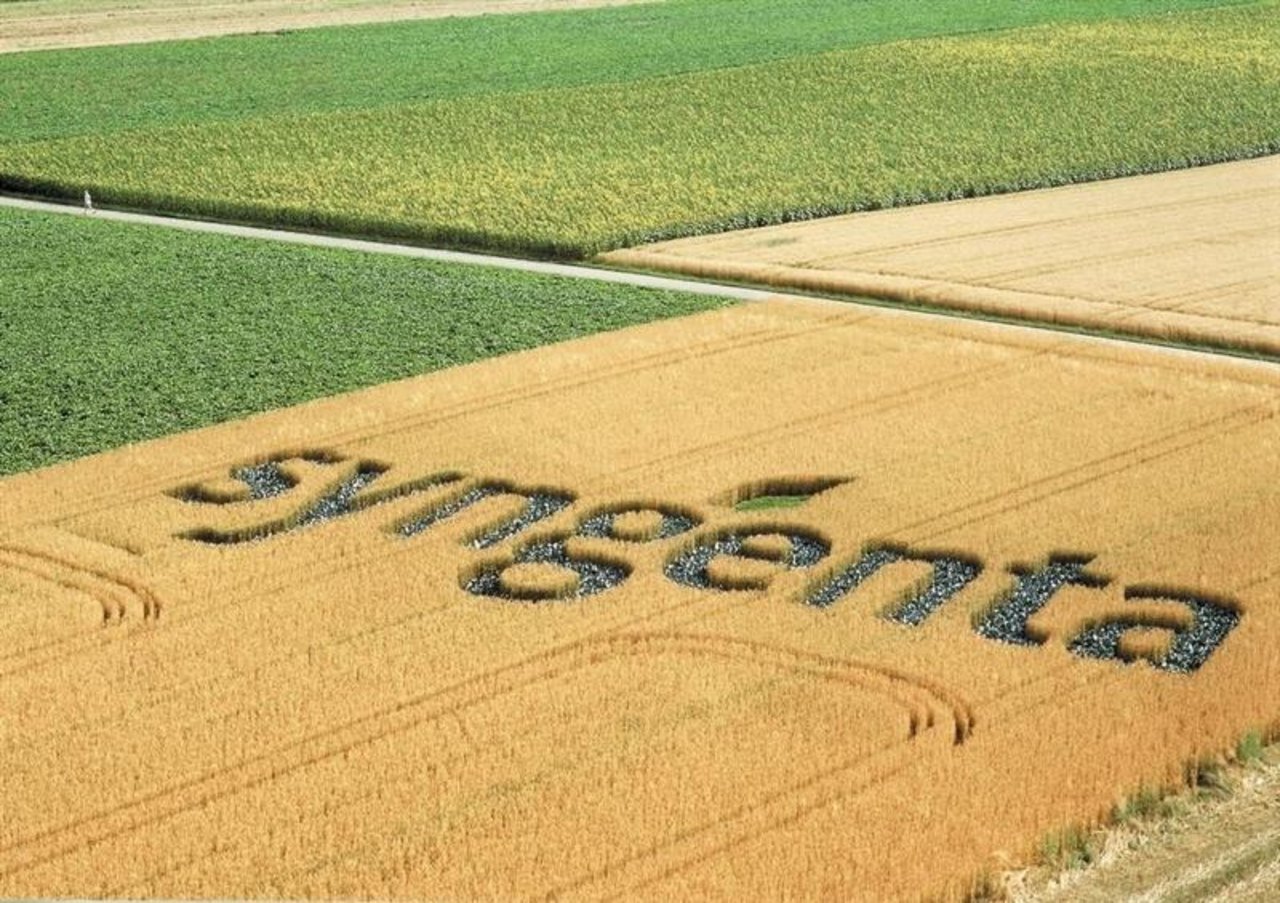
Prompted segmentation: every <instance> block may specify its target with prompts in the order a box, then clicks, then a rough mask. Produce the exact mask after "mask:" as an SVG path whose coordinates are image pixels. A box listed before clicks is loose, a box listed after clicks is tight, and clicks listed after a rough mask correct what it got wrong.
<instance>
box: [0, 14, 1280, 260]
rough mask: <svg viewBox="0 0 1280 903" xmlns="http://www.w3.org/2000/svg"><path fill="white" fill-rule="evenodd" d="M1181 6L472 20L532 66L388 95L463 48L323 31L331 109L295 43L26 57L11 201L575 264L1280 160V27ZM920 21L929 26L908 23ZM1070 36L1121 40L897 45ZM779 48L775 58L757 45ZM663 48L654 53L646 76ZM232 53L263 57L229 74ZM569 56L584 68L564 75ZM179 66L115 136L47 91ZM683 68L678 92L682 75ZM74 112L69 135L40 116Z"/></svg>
mask: <svg viewBox="0 0 1280 903" xmlns="http://www.w3.org/2000/svg"><path fill="white" fill-rule="evenodd" d="M1173 5H1175V4H1170V3H1159V4H1156V3H1137V2H1127V3H1123V2H1122V3H1117V2H1093V3H1079V4H1076V3H1073V4H1068V5H1064V4H1057V3H1047V2H1046V3H1011V2H997V3H990V4H981V5H979V6H977V7H975V6H974V5H973V4H951V3H948V4H944V6H945V7H946V8H947V9H948V10H949V11H950V13H949V15H946V16H940V17H937V18H936V19H935V20H933V21H927V20H926V18H925V16H926V13H927V12H928V10H927V8H929V7H932V8H933V11H934V12H935V13H936V12H937V10H938V9H940V8H941V7H940V6H939V5H938V4H935V3H919V4H904V3H902V2H901V0H868V2H865V3H857V4H850V3H838V4H837V3H829V2H828V3H820V4H817V5H816V9H817V14H816V18H812V17H811V18H810V19H804V17H802V16H798V15H796V10H795V9H792V8H791V7H794V6H795V4H793V3H792V4H766V3H762V2H758V0H738V2H736V3H731V2H725V0H712V2H706V3H694V4H690V3H671V4H659V5H657V6H652V7H650V6H637V7H623V8H620V9H613V10H596V11H590V12H581V13H571V14H555V15H539V16H516V17H501V21H499V20H498V19H497V18H496V17H495V19H494V20H493V21H491V22H488V23H485V22H483V21H482V20H481V22H480V24H475V20H456V21H453V22H451V23H448V28H449V29H453V30H455V31H452V32H449V34H452V35H454V37H455V38H456V37H458V36H460V35H465V34H466V29H468V28H471V29H475V28H481V27H483V28H486V29H490V31H489V32H486V33H485V34H486V35H487V40H491V41H495V42H500V43H498V44H497V45H496V46H498V47H500V48H501V49H500V50H499V51H498V57H497V60H498V61H500V60H501V59H503V58H504V57H503V56H502V54H503V53H506V54H509V55H512V56H516V57H519V58H520V59H524V60H528V61H530V62H527V63H526V64H525V68H523V69H520V68H517V69H515V70H508V69H505V68H504V67H503V66H500V65H496V64H495V65H488V64H489V62H490V59H489V57H488V55H487V54H484V53H477V52H475V46H472V47H471V48H470V49H469V51H467V50H465V49H464V47H465V45H462V44H458V45H456V46H455V47H454V49H453V50H452V51H450V53H452V54H454V55H450V53H445V54H443V55H442V57H441V59H440V61H439V64H438V65H437V66H429V67H426V68H427V69H428V70H429V71H430V72H431V73H432V74H431V75H430V76H426V75H424V76H421V77H420V78H417V79H416V80H415V79H414V78H408V79H400V78H398V77H397V72H398V70H397V69H396V67H395V66H391V67H390V68H389V69H388V71H387V72H386V73H385V77H378V78H374V77H371V76H370V75H369V73H368V72H366V71H365V70H363V69H360V68H359V66H361V65H366V64H357V63H356V62H354V61H355V60H356V59H357V51H358V50H359V49H360V48H361V47H363V46H364V45H362V44H361V41H363V40H364V39H365V36H367V35H369V34H382V35H385V36H387V37H388V38H395V39H397V40H405V41H408V40H409V37H408V35H414V36H416V39H417V40H420V41H426V40H428V39H431V40H434V39H435V38H439V37H440V36H441V35H442V34H444V32H436V31H433V29H437V28H445V23H411V25H404V24H398V25H390V26H377V27H376V28H374V29H373V30H372V31H366V30H364V29H335V30H321V31H320V32H317V33H316V34H319V35H320V36H321V37H320V38H317V39H316V40H322V39H323V41H329V42H336V41H349V42H351V43H350V44H349V45H348V46H349V48H350V49H349V50H348V51H347V52H345V53H344V52H337V53H335V54H333V56H332V58H331V60H330V63H329V65H328V66H327V67H321V68H320V69H319V70H318V71H317V72H316V73H315V77H314V81H315V85H314V90H313V91H308V90H304V88H303V87H302V85H303V82H302V81H299V79H298V77H297V73H295V72H294V71H293V70H292V69H291V68H289V66H291V65H292V63H293V62H295V61H297V60H301V59H306V56H305V54H304V55H303V56H297V55H290V54H291V52H290V50H289V48H290V46H291V43H292V42H293V41H294V38H295V36H293V35H290V36H288V37H287V40H280V41H279V45H280V53H281V62H280V64H279V65H280V69H281V76H280V78H278V79H273V78H269V77H267V76H265V75H264V73H263V70H261V69H253V68H252V65H248V66H246V65H245V63H250V64H251V63H252V62H253V61H254V60H257V59H258V57H256V56H255V54H257V53H258V52H259V51H260V49H261V47H262V43H261V42H263V41H269V40H271V39H270V38H262V37H259V38H236V39H218V40H211V41H198V42H187V43H183V44H175V45H172V46H166V45H157V46H159V47H160V48H162V49H160V50H157V49H154V47H152V46H147V47H130V48H108V49H99V50H94V51H68V52H59V53H47V54H46V53H41V54H21V55H17V56H16V57H14V58H15V59H21V58H23V57H26V58H27V59H26V61H25V62H24V63H23V64H22V65H24V66H26V65H29V66H30V67H33V69H32V70H31V71H33V72H34V73H35V75H37V76H42V77H41V78H35V79H34V81H29V80H24V81H22V82H21V84H22V85H24V87H23V88H22V89H21V90H22V91H23V92H24V94H23V96H24V97H25V98H27V100H28V102H27V103H25V104H18V105H17V107H15V108H11V110H10V112H9V113H8V114H7V117H8V119H9V123H10V125H9V129H8V133H9V134H10V135H11V137H14V138H17V139H20V140H11V141H9V142H8V143H6V144H0V185H3V186H5V187H7V188H10V189H17V190H22V191H27V192H33V193H40V194H49V195H62V196H69V197H77V196H78V195H79V193H80V192H81V191H83V190H85V189H89V190H91V191H92V192H93V193H94V195H95V197H96V198H97V199H98V200H99V202H100V203H101V202H105V203H114V204H119V205H125V206H134V207H145V208H158V209H164V210H170V211H179V212H185V213H192V214H197V215H205V216H213V217H219V218H228V219H240V220H252V221H266V222H273V223H287V224H292V225H295V226H302V227H308V228H319V229H325V230H334V231H343V232H353V233H365V234H377V235H383V236H388V237H397V238H402V239H408V240H412V241H420V242H431V243H442V244H452V245H462V246H472V247H484V248H497V249H501V250H506V251H514V252H523V253H534V254H546V255H557V256H566V257H576V256H585V255H589V254H592V253H594V252H598V251H601V250H604V249H608V248H613V247H618V246H621V245H625V244H631V243H636V242H640V241H646V240H652V239H657V238H666V237H673V236H677V235H686V234H692V233H697V232H704V231H711V230H719V229H725V228H732V227H739V226H748V225H756V224H762V223H770V222H778V221H783V220H787V219H794V218H800V217H809V216H817V215H823V214H829V213H837V212H846V211H850V210H857V209H865V208H869V207H876V206H883V205H889V204H899V203H907V202H914V201H922V200H929V199H937V198H947V197H955V196H963V195H968V194H975V193H984V192H991V191H1000V190H1009V189H1015V188H1024V187H1033V186H1042V185H1049V184H1056V183H1061V182H1066V181H1072V180H1080V179H1088V178H1096V177H1101V176H1108V175H1116V174H1121V173H1132V172H1140V171H1145V170H1153V169H1161V168H1168V167H1176V166H1183V165H1188V164H1192V163H1199V162H1206V161H1213V160H1222V159H1229V158H1235V157H1240V156H1248V155H1254V154H1259V153H1267V152H1271V151H1274V150H1276V149H1278V148H1280V114H1277V110H1280V6H1277V5H1276V3H1275V2H1271V0H1268V2H1263V3H1253V4H1247V5H1243V6H1240V5H1237V6H1234V7H1230V8H1226V9H1222V10H1210V11H1199V12H1182V13H1177V14H1164V15H1158V16H1145V17H1142V16H1139V17H1134V14H1135V13H1138V12H1144V11H1145V12H1151V11H1158V10H1163V9H1167V8H1170V7H1171V6H1173ZM1188 5H1189V4H1176V6H1181V7H1185V6H1188ZM713 8H717V9H719V11H720V16H719V17H718V20H713V16H712V14H711V13H710V12H708V11H709V10H712V9H713ZM779 9H781V10H783V11H789V13H790V14H791V18H790V19H789V20H788V21H794V22H801V21H803V23H804V24H803V25H801V24H792V25H790V26H789V27H781V26H780V27H779V29H778V30H777V31H776V32H775V31H772V30H768V29H764V30H761V29H760V26H761V25H768V24H769V23H771V22H779V21H781V20H780V19H778V18H776V17H777V16H778V15H779ZM974 9H977V10H978V12H974V11H973V10H974ZM904 10H916V11H917V12H916V13H915V15H914V18H913V16H912V15H907V16H906V17H905V18H903V19H898V18H895V16H894V15H893V14H895V13H901V12H903V11H904ZM921 10H924V12H920V11H921ZM966 10H968V12H966ZM1064 10H1070V11H1071V12H1069V13H1068V12H1065V11H1064ZM735 12H736V13H737V14H735V15H730V13H735ZM1068 15H1069V16H1071V17H1073V18H1078V17H1085V18H1098V17H1104V16H1107V15H1113V16H1115V15H1124V16H1129V18H1120V19H1108V20H1106V21H1097V22H1083V23H1080V22H1076V23H1065V24H1064V23H1060V22H1059V23H1056V24H1052V25H1045V26H1039V27H1035V28H1029V29H1021V30H1012V31H997V32H992V33H990V34H982V35H973V34H967V35H965V36H961V37H945V38H921V39H916V40H910V41H905V42H902V41H899V42H897V43H884V42H885V41H891V40H893V39H897V38H902V37H904V36H914V35H917V34H919V33H925V34H928V33H938V32H943V33H945V32H947V31H962V32H970V31H974V30H976V29H990V28H993V27H995V26H997V25H999V24H1002V23H1003V24H1026V22H1028V21H1029V20H1030V21H1038V20H1043V19H1060V18H1062V17H1063V16H1068ZM681 16H684V17H687V18H685V19H681V18H680V17H681ZM508 22H517V23H520V24H519V25H518V27H516V26H509V25H507V24H506V23H508ZM530 23H533V24H530ZM815 23H817V24H815ZM673 24H674V25H691V26H697V27H694V28H692V30H690V29H681V28H674V27H673ZM715 24H722V25H723V26H724V28H725V30H726V34H727V35H728V37H727V38H726V41H725V43H724V44H723V45H720V44H717V43H716V42H711V45H714V46H715V47H716V48H717V49H715V50H711V49H707V47H708V44H707V42H705V41H702V40H701V39H700V35H701V37H705V36H706V34H708V33H709V31H708V29H711V28H712V27H713V25H715ZM642 25H644V26H646V27H647V28H648V29H649V30H647V31H646V27H641V26H642ZM837 25H839V26H841V27H840V28H836V27H835V26H837ZM819 26H821V27H819ZM698 27H700V28H702V29H703V31H702V32H701V33H699V32H698V30H697V28H698ZM505 28H516V30H515V31H511V32H507V31H504V30H503V29H505ZM401 29H411V30H410V31H401ZM458 29H462V31H457V30H458ZM520 29H529V31H522V30H520ZM575 29H576V30H577V33H576V36H575V34H574V30H575ZM303 34H305V33H303ZM759 34H767V35H769V36H770V37H769V40H768V41H765V42H764V43H758V42H755V41H753V40H752V36H753V35H759ZM508 39H509V40H508ZM224 41H225V42H228V43H223V42H224ZM323 41H322V43H323ZM253 42H258V43H253ZM524 42H531V43H524ZM623 45H625V47H626V50H625V52H623V51H622V48H623ZM392 46H394V44H393V45H392ZM423 46H427V45H423ZM441 46H445V45H443V44H442V45H441ZM449 46H454V45H449ZM477 46H488V45H477ZM654 47H656V48H660V50H661V52H658V53H655V54H649V53H647V52H646V51H647V50H648V49H649V48H654ZM839 47H851V48H852V49H833V48H839ZM227 48H231V49H234V50H235V51H236V52H237V53H240V52H243V53H245V54H248V56H247V57H246V58H245V59H244V60H242V61H241V62H240V63H238V64H236V66H235V67H234V68H227V67H230V66H231V64H232V62H233V59H234V57H233V56H228V53H229V50H227ZM570 48H577V50H576V51H572V52H576V53H578V54H579V56H578V57H577V58H576V63H575V65H573V66H568V67H561V68H556V66H555V64H554V60H556V59H557V58H558V59H560V60H561V61H562V62H563V61H564V60H566V59H569V55H570V54H571V50H570ZM330 49H334V45H330ZM402 49H403V45H402ZM535 50H536V51H542V50H546V51H547V53H548V54H549V56H545V57H544V56H541V55H540V54H539V53H535V52H531V51H535ZM615 51H616V53H615ZM108 52H109V53H110V54H113V55H114V56H99V55H102V54H108ZM80 53H85V54H87V55H86V56H85V57H78V56H77V54H80ZM174 53H179V54H181V53H189V54H193V55H196V54H198V56H197V57H196V58H195V59H193V63H194V66H193V68H188V69H179V70H176V71H179V72H180V73H182V74H180V75H179V76H178V81H179V83H180V84H179V86H177V87H172V86H171V87H168V88H166V89H165V92H166V94H165V97H164V98H162V100H163V101H164V102H159V103H157V104H156V105H152V106H144V105H140V104H139V102H138V100H137V98H135V97H134V96H133V95H132V94H130V93H129V92H128V91H125V90H121V87H122V86H121V85H117V86H116V88H115V89H113V90H116V91H118V92H119V94H118V96H120V97H121V98H126V97H127V98H129V99H128V100H127V101H122V104H123V112H122V113H121V114H120V116H118V117H113V116H112V115H110V113H109V111H108V110H105V109H104V108H103V107H102V105H101V104H100V103H96V102H94V101H93V97H94V96H95V91H97V89H96V88H92V87H90V88H88V89H87V91H88V95H89V101H88V102H86V103H85V105H84V106H85V109H86V110H87V111H88V112H87V114H86V116H85V117H82V118H83V119H85V120H87V121H88V122H89V123H90V125H89V126H84V127H82V126H80V125H75V123H77V122H78V119H77V117H76V116H74V115H70V114H69V113H67V112H66V109H65V107H66V105H67V104H68V103H70V101H69V100H68V97H69V96H70V85H71V82H69V81H67V80H65V79H64V80H52V79H51V77H50V76H49V73H51V72H54V71H55V70H59V69H62V70H65V69H66V68H67V67H73V66H76V65H87V61H89V60H99V61H102V60H107V59H110V60H114V61H115V63H116V64H117V65H123V64H126V63H129V62H131V61H132V60H134V59H135V57H134V56H131V55H130V54H137V57H136V59H138V60H139V61H146V60H151V59H154V57H152V56H148V55H149V54H150V55H154V54H160V55H161V56H162V57H164V55H165V54H174ZM387 54H388V55H387V56H386V57H383V59H387V60H389V59H390V58H391V56H390V54H391V51H387ZM462 54H465V55H466V57H467V59H468V60H470V63H469V65H470V66H471V67H475V66H477V65H482V64H483V65H485V66H486V72H487V73H488V74H487V75H483V76H480V77H478V78H476V79H469V78H468V75H469V74H470V73H471V72H472V70H468V68H467V66H466V65H461V64H459V65H458V66H456V67H455V66H454V65H453V63H454V61H455V60H456V59H461V56H459V55H462ZM557 55H559V56H557ZM165 58H166V59H168V57H165ZM403 59H409V60H412V59H413V54H408V55H407V56H404V57H403V58H402V62H401V63H400V64H398V65H401V66H403V65H405V64H404V63H403ZM760 59H763V60H764V61H763V62H759V61H757V60H760ZM46 60H47V61H48V62H47V65H46V63H45V61H46ZM534 60H539V61H545V60H552V61H553V62H551V63H547V62H532V61H534ZM171 61H172V60H171ZM376 62H377V61H376V60H375V61H374V63H372V64H369V65H376ZM748 64H749V65H748ZM5 65H18V64H10V63H9V60H7V59H0V69H3V67H4V66H5ZM419 65H420V58H419ZM42 67H44V68H42ZM352 67H355V68H352ZM722 67H729V68H722ZM94 68H95V69H96V70H97V71H99V72H101V71H114V70H110V69H103V68H102V67H94ZM420 68H421V66H420ZM19 69H21V66H20V67H19ZM46 69H47V71H46ZM121 71H127V72H146V71H148V70H147V68H146V66H142V67H141V68H139V69H136V70H135V69H132V68H128V67H126V68H125V69H123V70H121ZM219 71H226V72H228V73H238V74H230V75H228V76H227V86H226V90H225V91H224V90H222V89H221V88H220V89H219V90H218V91H217V98H218V100H217V102H208V103H205V104H204V105H203V106H200V105H197V104H195V102H194V101H193V100H192V97H190V96H188V95H187V94H184V93H183V92H184V91H190V90H197V89H198V88H201V87H204V88H207V87H208V85H209V83H210V81H211V80H212V79H214V78H216V77H217V75H216V73H217V72H219ZM671 71H674V72H677V73H681V74H675V75H665V76H664V75H662V73H663V72H671ZM245 72H250V73H252V84H250V83H248V82H246V81H245V75H244V73H245ZM309 75H310V73H308V76H309ZM357 75H359V76H361V77H355V76H357ZM116 78H117V76H115V75H111V76H108V77H107V78H106V81H108V82H110V81H112V80H114V79H116ZM86 79H87V76H86ZM86 79H82V82H86ZM15 83H18V82H15ZM33 85H34V86H35V87H32V86H33ZM32 92H35V93H34V94H33V93H32ZM245 92H249V93H250V94H251V95H252V96H251V98H249V99H248V100H246V94H245ZM146 93H147V91H146V90H144V91H143V92H142V95H144V96H145V95H146ZM304 94H305V96H306V99H302V98H303V95H304ZM43 98H52V99H53V102H52V105H50V104H48V103H40V102H37V101H39V100H41V99H43ZM428 98H443V99H428ZM60 104H61V105H62V106H63V108H64V114H66V115H61V116H53V115H51V114H49V113H48V112H47V111H48V110H49V109H50V108H51V106H52V108H55V109H56V108H57V107H58V106H59V105H60ZM166 104H167V106H166ZM197 107H198V111H196V108H197ZM13 109H17V110H19V112H17V113H15V112H13ZM32 111H44V112H32ZM245 116H247V118H244V117H245ZM0 121H3V120H0ZM60 123H72V124H73V125H67V126H63V125H60ZM118 128H122V130H117V129H118ZM86 129H87V130H88V133H81V134H71V133H73V132H77V131H79V132H84V131H85V130H86Z"/></svg>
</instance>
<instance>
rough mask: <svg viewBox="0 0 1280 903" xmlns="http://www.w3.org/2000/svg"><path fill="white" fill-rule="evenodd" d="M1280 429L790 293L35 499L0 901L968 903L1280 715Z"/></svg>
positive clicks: (1172, 387)
mask: <svg viewBox="0 0 1280 903" xmlns="http://www.w3.org/2000/svg"><path fill="white" fill-rule="evenodd" d="M1278 414H1280V377H1277V375H1276V373H1275V370H1274V369H1267V368H1266V367H1264V366H1261V365H1254V364H1249V363H1246V362H1238V361H1230V360H1226V359H1221V360H1215V359H1211V358H1205V357H1201V356H1195V355H1189V354H1186V355H1184V354H1174V353H1169V352H1164V351H1157V350H1152V349H1141V348H1132V347H1129V348H1125V347H1121V346H1118V345H1109V344H1107V343H1100V342H1097V341H1091V340H1084V339H1076V338H1073V337H1066V336H1061V335H1053V334H1048V333H1031V332H1029V331H1014V330H1010V329H1007V328H1004V327H999V326H994V325H989V324H976V323H962V322H937V321H933V320H927V319H923V318H919V317H916V316H914V315H908V314H900V313H895V312H889V311H876V310H866V309H850V308H845V307H841V306H838V305H833V304H825V303H819V302H804V301H798V300H793V301H786V302H783V301H777V302H768V303H763V304H757V305H749V306H741V307H737V308H734V309H729V310H724V311H718V312H713V313H707V314H701V315H698V316H694V317H690V318H686V319H683V320H677V321H667V322H663V323H659V324H654V325H647V326H642V327H638V328H633V329H629V330H625V331H622V332H616V333H612V334H607V335H602V336H596V337H593V338H588V339H584V340H579V341H575V342H571V343H567V344H562V345H558V346H552V347H549V348H544V349H540V350H536V351H532V352H528V353H522V354H518V355H512V356H508V357H505V358H499V359H496V360H492V361H488V362H483V363H479V364H474V365H469V366H466V367H461V368H457V369H453V370H449V371H445V372H442V373H438V374H434V375H429V376H424V377H420V378H416V379H412V380H408V381H405V382H400V383H394V384H390V385H386V386H381V387H378V388H374V389H370V390H365V391H361V392H358V393H354V394H351V395H347V396H342V397H337V398H332V399H327V400H324V401H320V402H316V403H311V404H308V405H304V406H301V407H299V408H294V409H289V410H283V411H278V412H274V413H270V414H266V415H263V416H259V417H255V418H252V419H249V420H245V421H241V422H235V423H230V424H225V425H222V426H217V427H213V428H209V429H204V430H200V431H197V432H193V433H189V434H184V435H179V436H174V437H171V438H168V439H164V440H160V441H156V442H151V443H147V444H144V445H138V446H134V447H130V448H125V449H121V450H118V451H115V452H111V453H107V454H103V455H98V456H95V457H92V458H87V459H83V460H81V461H78V462H73V463H70V464H67V465H63V466H59V467H56V468H50V469H47V470H43V471H39V472H35V473H31V474H26V475H21V476H16V477H11V478H9V479H7V480H4V481H3V482H0V512H3V514H2V515H0V516H2V517H3V522H2V523H3V525H2V527H0V547H2V548H0V648H2V649H3V653H2V654H0V694H2V698H0V710H3V711H4V713H5V715H4V718H3V719H0V745H2V746H3V755H2V756H0V758H2V760H3V763H4V767H3V768H0V799H2V800H3V801H4V802H3V807H4V817H3V819H0V895H3V896H15V895H16V896H63V895H76V896H85V895H89V896H128V897H149V896H161V897H209V896H212V897H325V898H333V897H406V898H407V897H412V898H422V897H439V898H459V897H503V898H526V897H529V898H532V897H548V896H567V897H574V898H595V897H612V896H645V897H649V898H669V897H677V898H679V897H690V896H697V897H706V896H711V897H721V898H744V897H761V896H780V895H802V896H808V897H819V896H822V897H831V898H848V899H857V898H885V897H906V898H914V897H917V896H921V895H946V894H960V893H963V892H964V891H965V890H966V889H967V888H968V887H969V882H970V881H971V880H972V879H973V878H974V876H975V875H977V874H979V873H980V872H982V871H983V870H985V869H994V868H999V867H1002V866H1008V865H1012V864H1014V863H1017V862H1019V861H1021V860H1024V859H1025V858H1027V857H1029V856H1031V855H1032V854H1033V852H1034V850H1035V849H1036V845H1037V843H1038V842H1039V840H1040V839H1041V838H1042V837H1043V836H1044V835H1045V834H1046V833H1047V832H1050V831H1052V830H1055V829H1059V828H1061V827H1062V826H1064V825H1067V824H1070V823H1073V822H1091V821H1094V820H1097V819H1099V818H1102V817H1103V816H1105V815H1106V813H1107V812H1108V811H1109V810H1110V808H1111V807H1112V806H1113V804H1115V803H1117V802H1118V801H1119V800H1121V799H1122V798H1123V797H1124V796H1125V795H1126V794H1129V793H1131V792H1133V791H1135V790H1136V789H1137V788H1139V787H1140V786H1142V785H1148V786H1149V785H1159V784H1170V783H1176V782H1178V781H1180V780H1181V779H1182V776H1183V774H1184V769H1185V767H1186V766H1187V765H1188V763H1191V762H1194V761H1195V760H1196V759H1198V758H1200V757H1204V756H1210V755H1214V754H1218V753H1221V752H1222V751H1223V750H1226V749H1228V748H1230V747H1231V746H1232V745H1233V744H1234V742H1235V741H1236V739H1237V738H1238V737H1239V736H1240V735H1241V734H1243V733H1244V732H1245V731H1247V730H1249V729H1256V728H1259V727H1266V726H1270V725H1273V724H1274V723H1275V721H1276V719H1277V715H1278V714H1280V713H1278V712H1277V710H1276V700H1277V699H1278V698H1280V657H1278V656H1277V655H1276V654H1275V651H1274V650H1275V648H1276V642H1277V640H1278V639H1280V604H1278V603H1280V600H1278V599H1277V593H1278V591H1280V556H1277V553H1276V549H1277V544H1278V543H1280V482H1278V481H1277V480H1276V478H1275V477H1276V473H1277V471H1278V469H1280V417H1278V416H1277V415H1278ZM776 496H784V497H788V500H789V501H790V502H792V503H796V502H799V504H792V505H791V506H789V507H781V506H779V507H764V506H763V503H761V502H760V500H761V499H762V498H765V497H776ZM753 500H754V501H755V502H757V503H758V504H757V506H751V507H753V510H739V505H740V503H743V502H747V503H749V502H751V501H753ZM743 507H748V506H743Z"/></svg>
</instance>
